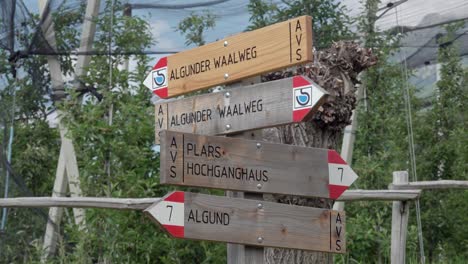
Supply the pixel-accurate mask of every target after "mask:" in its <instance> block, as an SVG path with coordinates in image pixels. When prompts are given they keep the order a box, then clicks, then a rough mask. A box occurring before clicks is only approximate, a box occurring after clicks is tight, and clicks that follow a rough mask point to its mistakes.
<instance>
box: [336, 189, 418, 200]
mask: <svg viewBox="0 0 468 264" xmlns="http://www.w3.org/2000/svg"><path fill="white" fill-rule="evenodd" d="M421 192H422V191H421V190H416V189H412V190H347V191H345V192H344V193H343V194H342V195H341V196H340V198H338V201H346V202H353V201H408V200H416V199H418V198H419V196H421Z"/></svg>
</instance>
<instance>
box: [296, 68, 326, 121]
mask: <svg viewBox="0 0 468 264" xmlns="http://www.w3.org/2000/svg"><path fill="white" fill-rule="evenodd" d="M292 93H293V96H292V97H293V121H294V122H301V121H303V120H304V117H305V116H307V114H308V113H309V112H310V110H311V109H312V107H314V106H315V105H316V104H317V102H318V101H319V100H320V98H322V96H323V95H324V94H325V91H323V90H322V89H321V88H320V87H319V86H317V85H316V84H314V83H312V82H310V81H308V80H307V79H305V78H304V77H302V76H300V75H299V76H294V77H293V91H292ZM298 93H302V94H308V95H309V96H310V98H309V102H308V103H307V104H305V105H300V104H299V103H298V102H297V101H296V100H297V99H296V96H297V95H298Z"/></svg>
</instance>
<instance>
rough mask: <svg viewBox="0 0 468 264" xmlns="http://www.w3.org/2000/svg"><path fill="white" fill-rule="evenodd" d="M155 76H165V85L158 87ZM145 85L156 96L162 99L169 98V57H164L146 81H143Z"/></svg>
mask: <svg viewBox="0 0 468 264" xmlns="http://www.w3.org/2000/svg"><path fill="white" fill-rule="evenodd" d="M154 74H160V75H164V78H165V82H164V84H163V85H160V86H159V85H157V84H156V83H155V82H154V79H153V75H154ZM143 84H144V85H145V86H146V87H148V89H150V90H151V91H152V92H153V93H154V94H156V95H157V96H159V97H161V98H167V96H168V92H167V87H168V86H169V74H168V69H167V57H163V58H161V59H160V60H158V62H157V63H156V64H155V65H154V67H153V69H152V70H151V72H150V73H149V74H148V76H146V78H145V80H144V81H143Z"/></svg>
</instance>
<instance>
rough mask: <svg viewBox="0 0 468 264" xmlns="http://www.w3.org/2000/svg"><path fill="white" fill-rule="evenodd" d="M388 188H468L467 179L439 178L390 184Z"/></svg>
mask: <svg viewBox="0 0 468 264" xmlns="http://www.w3.org/2000/svg"><path fill="white" fill-rule="evenodd" d="M389 188H390V189H396V190H415V189H423V190H424V189H468V181H455V180H440V181H418V182H408V183H405V184H402V183H398V184H395V183H394V184H390V186H389Z"/></svg>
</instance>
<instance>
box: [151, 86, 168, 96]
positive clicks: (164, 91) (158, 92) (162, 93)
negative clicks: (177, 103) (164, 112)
mask: <svg viewBox="0 0 468 264" xmlns="http://www.w3.org/2000/svg"><path fill="white" fill-rule="evenodd" d="M153 93H154V94H155V95H157V96H159V97H160V98H162V99H166V98H167V96H168V92H167V87H164V88H161V89H156V90H154V91H153Z"/></svg>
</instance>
